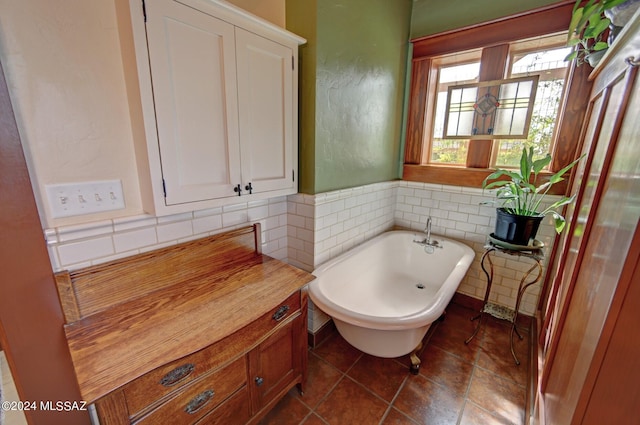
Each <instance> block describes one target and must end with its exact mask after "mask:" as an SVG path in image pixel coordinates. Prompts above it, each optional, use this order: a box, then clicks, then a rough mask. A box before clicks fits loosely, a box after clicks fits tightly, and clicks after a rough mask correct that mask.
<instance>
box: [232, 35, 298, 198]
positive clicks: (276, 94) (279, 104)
mask: <svg viewBox="0 0 640 425" xmlns="http://www.w3.org/2000/svg"><path fill="white" fill-rule="evenodd" d="M293 58H294V56H293V51H292V49H291V48H290V47H287V46H284V45H282V44H279V43H276V42H274V41H271V40H268V39H266V38H264V37H261V36H258V35H256V34H253V33H251V32H248V31H245V30H243V29H241V28H236V61H237V73H238V104H239V120H240V146H241V149H240V151H241V163H242V180H243V187H245V186H247V185H248V184H249V183H251V186H252V188H253V193H255V194H259V193H263V192H269V191H275V190H283V189H285V190H286V189H291V188H294V181H293V180H294V176H293V170H294V167H293V161H294V155H297V151H296V150H295V147H294V140H293V138H294V125H295V124H296V123H294V122H293V121H294V117H295V116H296V115H295V111H294V110H293V107H294V106H293V105H294V93H293ZM296 143H297V141H296ZM295 159H296V160H297V158H295Z"/></svg>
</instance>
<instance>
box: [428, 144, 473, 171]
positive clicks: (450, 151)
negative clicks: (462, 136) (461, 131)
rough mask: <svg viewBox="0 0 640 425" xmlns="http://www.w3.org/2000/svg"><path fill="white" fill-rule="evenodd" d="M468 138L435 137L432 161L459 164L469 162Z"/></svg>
mask: <svg viewBox="0 0 640 425" xmlns="http://www.w3.org/2000/svg"><path fill="white" fill-rule="evenodd" d="M468 150H469V141H468V140H457V139H456V140H450V139H436V138H434V139H433V142H432V145H431V162H432V163H436V164H459V165H464V164H466V162H467V152H468Z"/></svg>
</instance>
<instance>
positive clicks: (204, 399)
mask: <svg viewBox="0 0 640 425" xmlns="http://www.w3.org/2000/svg"><path fill="white" fill-rule="evenodd" d="M214 394H215V393H214V392H213V390H206V391H203V392H201V393H200V394H198V395H197V396H195V397H194V398H193V399H192V400H191V401H190V402H189V404H187V407H185V408H184V411H185V412H187V413H188V414H190V415H193V414H194V413H196V412H197V411H198V410H200V409H202V408H203V407H204V406H205V404H207V403H208V402H209V401H210V400H211V399H212V398H213V395H214Z"/></svg>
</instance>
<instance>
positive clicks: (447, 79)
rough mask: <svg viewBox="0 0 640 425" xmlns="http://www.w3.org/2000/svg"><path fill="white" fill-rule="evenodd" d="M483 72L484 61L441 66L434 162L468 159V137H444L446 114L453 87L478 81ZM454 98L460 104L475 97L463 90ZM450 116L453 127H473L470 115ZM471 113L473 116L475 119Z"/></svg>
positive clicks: (434, 129)
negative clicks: (452, 138)
mask: <svg viewBox="0 0 640 425" xmlns="http://www.w3.org/2000/svg"><path fill="white" fill-rule="evenodd" d="M479 73H480V62H473V63H465V64H459V65H453V66H440V67H438V82H437V90H438V95H437V98H436V102H435V112H434V117H433V132H432V138H431V155H430V157H429V162H430V163H436V164H457V165H464V164H465V163H466V162H467V150H468V147H469V141H468V140H447V139H443V138H442V136H443V134H444V115H445V111H446V106H447V90H448V88H449V86H450V85H451V86H455V85H459V84H464V83H473V82H476V81H478V75H479ZM452 100H453V101H454V102H456V103H461V102H466V101H468V100H471V102H473V100H475V91H474V93H463V91H462V90H459V91H457V93H453V94H452ZM452 115H454V116H450V117H449V126H454V128H455V127H456V126H463V127H469V128H471V126H472V121H471V119H470V118H469V114H467V113H464V112H463V113H461V114H452ZM472 115H473V114H471V118H472Z"/></svg>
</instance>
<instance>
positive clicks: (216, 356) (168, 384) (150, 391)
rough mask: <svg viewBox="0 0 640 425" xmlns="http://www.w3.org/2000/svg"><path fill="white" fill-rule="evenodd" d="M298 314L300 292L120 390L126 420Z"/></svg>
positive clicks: (224, 362) (246, 348) (215, 366)
mask: <svg viewBox="0 0 640 425" xmlns="http://www.w3.org/2000/svg"><path fill="white" fill-rule="evenodd" d="M299 312H300V292H299V291H298V292H295V293H294V294H292V295H291V296H289V298H287V299H286V300H285V301H284V302H282V303H280V304H279V305H278V306H277V307H275V308H273V309H272V310H271V311H270V312H269V313H267V314H265V315H263V316H261V317H260V318H259V319H257V320H256V321H255V322H253V323H251V324H250V325H248V326H246V327H244V328H242V329H240V330H239V331H238V332H236V333H234V334H232V335H230V336H228V337H226V338H224V339H223V340H221V341H218V342H217V343H215V344H213V345H211V346H209V347H206V348H204V349H202V350H200V351H198V352H196V353H194V354H191V355H189V356H186V357H183V358H182V359H178V360H175V361H173V362H171V363H168V364H166V365H164V366H161V367H159V368H157V369H155V370H153V371H151V372H149V373H147V374H146V375H143V376H141V377H140V378H138V379H136V380H134V381H131V382H130V383H128V384H127V385H125V386H124V387H123V393H124V395H125V398H126V400H127V406H128V410H129V417H130V418H132V419H136V418H137V417H138V416H140V415H141V414H144V413H145V411H147V410H149V409H151V408H153V406H154V405H155V404H156V402H158V400H160V399H162V398H163V397H165V396H168V395H169V394H170V393H172V392H174V391H177V390H179V388H181V387H182V386H184V385H186V384H188V383H189V382H192V381H194V380H195V379H197V378H198V377H200V376H202V375H204V374H206V373H209V372H210V371H212V370H214V369H216V368H218V367H220V366H222V365H223V364H226V363H228V362H229V361H231V360H232V359H233V358H235V357H238V356H240V355H243V354H244V353H246V352H247V351H249V350H250V349H251V348H253V347H254V346H256V345H257V344H259V343H260V341H262V340H263V339H264V338H266V337H267V336H268V335H269V334H270V333H271V332H272V331H273V330H274V329H275V328H276V327H278V325H279V324H284V323H287V322H288V321H289V320H288V319H289V318H290V317H291V316H293V315H295V314H297V313H299Z"/></svg>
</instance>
